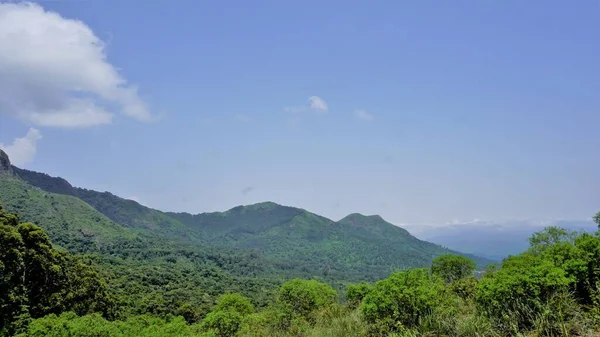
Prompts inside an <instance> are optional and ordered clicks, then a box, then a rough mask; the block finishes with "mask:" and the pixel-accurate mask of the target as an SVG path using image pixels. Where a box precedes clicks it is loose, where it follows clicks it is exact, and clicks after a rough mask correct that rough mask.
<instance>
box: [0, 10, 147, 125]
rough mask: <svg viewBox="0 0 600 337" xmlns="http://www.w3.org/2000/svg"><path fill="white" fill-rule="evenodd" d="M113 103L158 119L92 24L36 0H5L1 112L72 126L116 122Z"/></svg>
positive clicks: (0, 13) (0, 35)
mask: <svg viewBox="0 0 600 337" xmlns="http://www.w3.org/2000/svg"><path fill="white" fill-rule="evenodd" d="M109 107H110V108H112V109H117V110H120V111H121V112H122V113H123V114H125V115H127V116H130V117H132V118H135V119H137V120H140V121H149V120H152V119H153V116H152V115H151V114H150V112H149V111H148V107H147V106H146V104H145V103H144V101H143V100H142V99H141V98H140V97H139V96H138V93H137V88H136V87H134V86H131V85H128V83H127V81H126V80H125V78H123V77H122V76H121V75H120V74H119V73H118V71H117V69H116V68H115V67H114V66H113V65H111V64H110V63H109V62H108V61H107V57H106V52H105V44H104V42H103V41H102V40H100V39H99V38H98V37H96V35H94V32H92V30H91V29H90V28H89V27H88V26H87V25H85V24H84V23H83V22H81V21H77V20H72V19H67V18H64V17H62V16H60V15H59V14H57V13H54V12H50V11H46V10H44V9H43V8H42V7H41V6H39V5H37V4H22V3H20V4H16V3H0V113H1V112H4V113H8V114H11V115H15V116H17V117H19V118H22V119H25V120H28V121H30V122H32V123H34V124H37V125H41V126H53V127H71V128H73V127H89V126H94V125H102V124H109V123H111V121H112V117H113V114H112V112H110V111H109Z"/></svg>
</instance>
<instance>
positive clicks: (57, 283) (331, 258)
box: [0, 151, 600, 337]
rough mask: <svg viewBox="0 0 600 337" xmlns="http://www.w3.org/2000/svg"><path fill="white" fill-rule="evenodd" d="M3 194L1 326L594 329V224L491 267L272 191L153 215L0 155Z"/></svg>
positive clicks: (40, 332)
mask: <svg viewBox="0 0 600 337" xmlns="http://www.w3.org/2000/svg"><path fill="white" fill-rule="evenodd" d="M0 152H1V151H0ZM0 154H2V153H0ZM0 205H2V207H3V208H2V209H1V210H0V282H1V284H0V336H15V335H17V336H90V337H91V336H140V337H142V336H248V337H250V336H513V335H514V336H517V335H523V336H587V335H592V334H593V333H594V332H595V331H599V326H600V312H599V311H598V309H597V308H598V304H600V303H599V301H600V288H599V285H600V235H599V234H598V233H597V234H587V233H579V232H572V231H568V230H563V229H560V228H557V227H551V228H547V229H546V230H545V231H543V232H539V233H536V234H535V235H533V236H532V237H531V240H530V248H529V249H528V250H527V251H525V252H523V253H521V254H519V255H515V256H510V257H508V258H506V259H505V260H504V261H503V262H502V263H501V264H498V263H493V262H492V261H489V260H486V259H482V258H478V257H474V256H470V255H465V254H460V253H458V252H454V251H451V250H448V249H445V248H444V247H441V246H438V245H435V244H432V243H429V242H426V241H422V240H419V239H417V238H415V237H414V236H412V235H411V234H410V233H408V232H407V231H406V230H404V229H402V228H399V227H396V226H394V225H392V224H390V223H388V222H386V221H385V220H383V219H382V218H381V217H379V216H364V215H361V214H350V215H348V216H346V217H345V218H343V219H342V220H339V221H332V220H330V219H327V218H324V217H321V216H319V215H316V214H314V213H310V212H308V211H306V210H303V209H299V208H294V207H287V206H281V205H278V204H275V203H271V202H266V203H260V204H255V205H249V206H239V207H235V208H233V209H231V210H229V211H226V212H215V213H200V214H195V215H193V214H188V213H166V212H161V211H159V210H155V209H151V208H148V207H145V206H143V205H140V204H139V203H137V202H135V201H132V200H126V199H123V198H120V197H118V196H115V195H113V194H111V193H109V192H97V191H93V190H87V189H81V188H77V187H73V186H72V185H71V184H70V183H68V182H67V181H66V180H64V179H62V178H54V177H50V176H48V175H46V174H43V173H37V172H33V171H27V170H22V169H19V168H17V167H14V166H11V165H10V162H9V161H8V157H7V156H5V155H4V157H3V165H2V167H0ZM596 221H597V222H598V223H599V224H600V215H598V216H597V217H596Z"/></svg>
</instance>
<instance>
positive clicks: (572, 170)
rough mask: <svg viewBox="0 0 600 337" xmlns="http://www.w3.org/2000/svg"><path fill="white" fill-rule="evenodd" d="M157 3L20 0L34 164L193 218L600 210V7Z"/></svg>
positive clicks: (6, 39) (24, 128)
mask: <svg viewBox="0 0 600 337" xmlns="http://www.w3.org/2000/svg"><path fill="white" fill-rule="evenodd" d="M107 3H110V5H107ZM141 4H142V2H141V1H127V2H122V1H109V2H104V1H103V2H101V1H94V0H90V1H82V2H79V1H41V2H39V3H38V4H32V5H25V4H17V3H14V2H9V3H1V2H0V148H3V149H5V150H6V151H7V152H8V153H9V155H10V156H11V159H12V161H13V164H14V165H15V166H18V167H22V168H26V169H31V170H35V171H39V172H44V173H47V174H50V175H52V176H60V177H63V178H65V179H67V180H68V181H69V182H71V183H72V184H73V185H75V186H78V187H83V188H88V189H94V190H98V191H109V192H112V193H114V194H116V195H119V196H121V197H124V198H130V199H135V200H137V201H139V202H140V203H142V204H144V205H147V206H149V207H152V208H156V209H160V210H164V211H186V212H190V213H201V212H210V211H224V210H227V209H230V208H232V207H234V206H237V205H247V204H252V203H256V202H262V201H273V202H276V203H279V204H283V205H289V206H294V207H300V208H304V209H307V210H309V211H311V212H314V213H317V214H320V215H323V216H326V217H328V218H331V219H333V220H339V219H341V218H342V217H344V216H345V215H347V214H350V213H362V214H366V215H371V214H378V215H381V216H382V217H383V218H384V219H385V220H387V221H389V222H391V223H393V224H395V225H399V226H403V225H404V226H406V225H412V226H422V225H438V224H439V225H442V224H452V223H463V222H468V221H471V220H473V219H485V220H490V221H508V220H516V219H548V220H558V219H567V220H583V219H589V218H590V217H591V216H592V215H593V214H595V213H596V212H598V211H599V210H600V189H598V188H597V186H598V185H599V184H600V156H598V149H599V148H600V132H598V131H597V126H598V125H600V113H599V111H600V101H599V100H598V95H597V93H598V90H599V89H600V84H599V83H598V81H597V79H598V77H599V75H600V65H599V64H598V62H597V60H598V59H599V57H600V46H598V44H597V41H599V40H600V20H598V18H599V17H600V6H598V4H597V3H596V2H591V1H590V2H583V1H582V2H564V1H530V2H526V3H523V2H518V1H506V2H501V3H500V2H498V3H466V2H461V3H452V4H451V3H444V2H431V1H422V2H414V3H409V2H403V3H396V2H387V3H380V4H366V3H360V2H328V3H326V4H323V3H321V2H310V1H309V2H308V3H307V2H303V3H298V4H294V3H270V2H260V1H259V2H253V3H252V4H249V3H245V2H238V3H237V5H236V6H227V5H225V4H221V3H211V4H200V3H196V2H193V1H179V2H177V5H174V4H173V3H171V2H165V1H158V2H151V3H149V2H143V6H141Z"/></svg>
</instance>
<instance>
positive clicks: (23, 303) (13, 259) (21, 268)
mask: <svg viewBox="0 0 600 337" xmlns="http://www.w3.org/2000/svg"><path fill="white" fill-rule="evenodd" d="M111 309H112V301H111V299H110V297H109V296H108V294H107V292H106V287H105V284H104V282H103V281H102V280H101V279H100V278H99V276H98V275H97V273H96V272H95V271H94V270H93V269H92V268H91V267H90V266H89V265H85V264H83V263H82V262H81V261H80V260H79V259H78V258H76V257H74V256H72V255H70V254H69V253H67V252H66V251H63V250H57V249H55V248H54V247H53V246H52V243H51V242H50V239H49V238H48V235H47V234H46V233H45V232H44V230H42V229H41V228H40V227H38V226H36V225H34V224H32V223H19V219H18V217H17V216H15V215H13V214H7V213H5V212H4V211H3V210H2V208H0V331H2V330H3V329H4V330H6V331H8V332H9V333H14V332H15V331H18V330H21V329H22V328H23V327H24V325H25V324H26V323H27V322H28V321H29V319H30V318H38V317H42V316H45V315H48V314H52V313H54V314H60V313H61V312H63V311H68V310H71V311H74V312H76V313H77V314H80V315H85V314H87V313H91V312H101V313H104V314H106V315H109V314H110V312H111Z"/></svg>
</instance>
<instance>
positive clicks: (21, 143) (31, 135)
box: [0, 128, 42, 166]
mask: <svg viewBox="0 0 600 337" xmlns="http://www.w3.org/2000/svg"><path fill="white" fill-rule="evenodd" d="M40 139H42V134H41V133H40V131H38V130H37V129H34V128H30V129H29V131H27V134H26V135H25V137H23V138H17V139H15V140H14V141H13V143H12V144H9V145H4V144H2V143H0V148H1V149H3V150H4V151H5V152H6V153H7V154H8V156H9V157H10V161H11V163H12V164H13V165H16V166H21V165H25V164H28V163H30V162H31V161H32V160H33V158H34V157H35V153H36V145H37V141H38V140H40Z"/></svg>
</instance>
